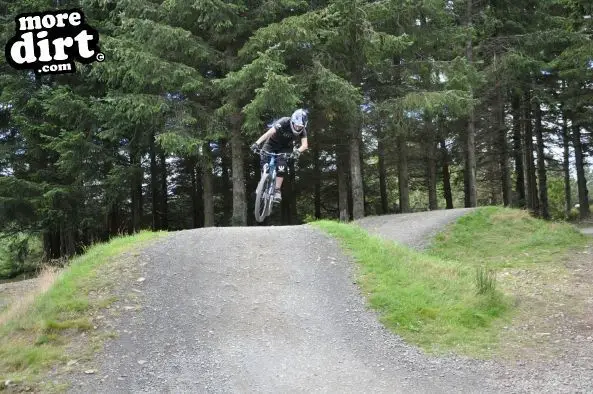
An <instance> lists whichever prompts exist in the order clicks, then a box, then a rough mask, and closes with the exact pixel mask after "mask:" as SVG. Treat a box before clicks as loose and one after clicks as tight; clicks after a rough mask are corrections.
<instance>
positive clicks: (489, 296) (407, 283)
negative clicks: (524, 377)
mask: <svg viewBox="0 0 593 394" xmlns="http://www.w3.org/2000/svg"><path fill="white" fill-rule="evenodd" d="M313 224H314V225H316V226H318V227H320V228H322V229H324V230H325V231H327V232H328V233H329V234H331V235H333V236H335V237H337V238H338V239H339V240H340V241H341V242H342V245H343V246H344V247H345V248H346V249H347V251H348V253H350V254H351V255H352V256H353V257H354V258H355V259H356V261H357V262H358V263H360V264H359V266H360V271H359V273H360V281H359V283H360V284H361V287H362V289H363V291H364V292H365V293H366V294H367V295H368V297H369V302H370V304H371V305H372V307H374V308H376V309H377V310H378V311H379V312H380V316H381V321H382V322H383V323H384V324H385V325H386V326H388V327H390V328H392V329H394V330H395V331H396V332H397V333H398V334H399V335H401V336H402V337H403V338H405V339H406V340H408V341H409V342H412V343H415V344H417V345H419V346H420V347H422V348H423V349H425V350H426V351H429V352H435V353H442V352H447V351H451V350H455V351H458V352H462V353H470V354H473V355H475V356H479V355H480V354H484V353H487V352H488V350H489V348H490V347H491V346H492V345H493V344H494V343H495V341H496V328H495V327H494V326H493V324H492V322H493V320H494V319H496V318H497V317H501V316H503V315H504V313H505V312H506V311H507V310H508V309H509V300H507V299H506V298H505V297H504V296H503V295H502V294H500V293H499V292H497V291H496V290H494V289H491V290H489V291H486V292H484V293H482V294H479V288H478V287H477V285H476V283H475V274H476V273H475V270H473V269H472V268H471V267H468V266H466V265H464V264H461V263H459V262H457V261H454V260H445V259H440V258H437V257H433V256H428V255H425V254H422V253H418V252H415V251H413V250H411V249H409V248H406V247H404V246H400V245H397V244H395V243H392V242H389V241H384V240H381V239H379V238H377V237H375V236H371V235H369V234H368V233H367V232H366V231H364V230H363V229H361V228H358V227H357V226H355V225H349V224H343V223H338V222H332V221H318V222H314V223H313Z"/></svg>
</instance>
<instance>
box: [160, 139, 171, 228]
mask: <svg viewBox="0 0 593 394" xmlns="http://www.w3.org/2000/svg"><path fill="white" fill-rule="evenodd" d="M159 156H160V157H159V159H160V162H161V204H160V207H161V223H160V225H161V226H160V228H161V229H162V230H168V229H169V210H168V194H169V193H168V192H167V155H166V154H165V151H163V150H162V149H160V152H159Z"/></svg>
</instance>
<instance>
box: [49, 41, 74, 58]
mask: <svg viewBox="0 0 593 394" xmlns="http://www.w3.org/2000/svg"><path fill="white" fill-rule="evenodd" d="M52 42H53V43H54V47H55V48H56V53H55V55H54V59H53V60H56V61H60V60H68V56H67V55H66V54H65V53H64V47H71V46H72V45H74V41H73V40H72V38H71V37H68V38H56V39H55V40H53V41H52Z"/></svg>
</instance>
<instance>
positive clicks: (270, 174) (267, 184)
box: [255, 149, 293, 223]
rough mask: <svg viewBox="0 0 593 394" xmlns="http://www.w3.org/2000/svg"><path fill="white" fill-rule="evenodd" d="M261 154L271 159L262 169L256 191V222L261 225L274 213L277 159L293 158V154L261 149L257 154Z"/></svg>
mask: <svg viewBox="0 0 593 394" xmlns="http://www.w3.org/2000/svg"><path fill="white" fill-rule="evenodd" d="M261 152H264V153H265V154H266V155H268V156H269V158H268V162H267V163H265V164H264V166H263V168H262V173H261V179H260V180H259V183H258V184H257V189H256V191H255V220H257V221H258V222H259V223H261V222H263V221H264V219H265V218H266V217H268V216H270V214H271V213H272V204H273V202H274V194H275V191H276V157H278V156H283V157H286V158H287V159H289V158H292V157H293V155H292V153H273V152H268V151H265V150H263V149H259V150H258V151H256V152H255V153H257V154H261Z"/></svg>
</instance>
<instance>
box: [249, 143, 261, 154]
mask: <svg viewBox="0 0 593 394" xmlns="http://www.w3.org/2000/svg"><path fill="white" fill-rule="evenodd" d="M258 149H259V145H258V144H257V142H255V143H254V144H253V145H251V151H252V152H253V153H257V150H258Z"/></svg>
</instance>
